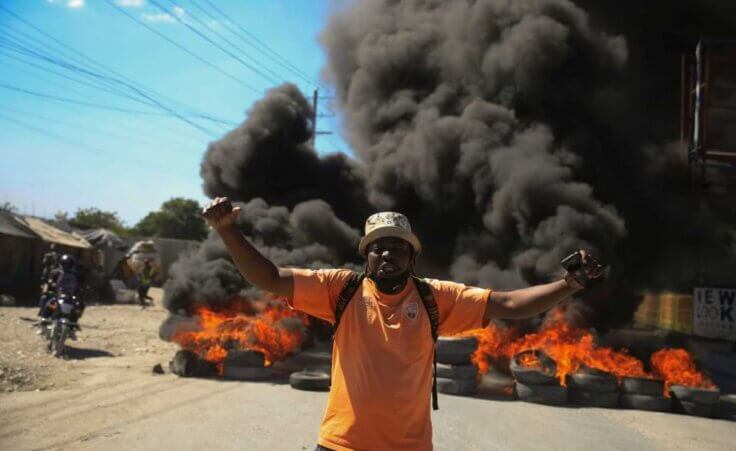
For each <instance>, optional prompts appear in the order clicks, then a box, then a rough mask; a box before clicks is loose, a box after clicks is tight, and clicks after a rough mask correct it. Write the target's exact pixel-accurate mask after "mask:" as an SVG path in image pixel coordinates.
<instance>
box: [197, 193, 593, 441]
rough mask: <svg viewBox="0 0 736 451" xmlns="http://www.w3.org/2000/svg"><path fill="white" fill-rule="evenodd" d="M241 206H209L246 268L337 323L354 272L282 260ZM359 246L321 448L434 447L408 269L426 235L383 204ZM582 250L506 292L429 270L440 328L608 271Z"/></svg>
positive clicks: (542, 300) (447, 331)
mask: <svg viewBox="0 0 736 451" xmlns="http://www.w3.org/2000/svg"><path fill="white" fill-rule="evenodd" d="M238 212H239V208H233V207H232V205H231V204H230V202H229V201H228V200H227V199H226V198H216V199H215V200H213V201H212V202H210V203H209V204H208V205H207V206H206V207H205V209H204V212H203V215H204V217H205V219H206V220H207V222H208V223H209V224H210V225H211V226H212V227H213V228H215V230H217V232H218V233H219V234H220V236H221V237H222V239H223V241H224V242H225V245H226V246H227V248H228V251H229V252H230V254H231V256H232V257H233V260H234V262H235V264H236V266H237V267H238V270H239V271H240V273H241V274H242V275H243V277H245V278H246V280H248V281H249V282H250V283H252V284H253V285H254V286H256V287H258V288H260V289H263V290H266V291H269V292H271V293H274V294H276V295H278V296H283V297H285V298H286V299H288V302H289V305H291V306H292V307H293V308H295V309H297V310H301V311H303V312H305V313H308V314H310V315H313V316H316V317H318V318H322V319H324V320H326V321H329V322H331V323H334V322H335V312H336V309H337V299H338V297H339V296H340V293H341V291H342V289H343V287H344V286H345V284H346V283H347V281H348V280H349V279H350V278H351V275H352V272H351V271H347V270H340V269H327V270H316V271H313V270H305V269H288V268H278V267H276V266H275V265H274V264H273V263H272V262H271V261H269V260H268V259H267V258H265V257H264V256H263V255H262V254H261V253H260V252H258V250H256V249H255V248H254V247H253V246H252V245H251V244H250V243H249V242H248V241H247V240H246V239H245V237H244V236H243V235H242V234H241V233H240V232H239V231H238V230H237V229H236V228H235V227H234V224H235V219H236V217H237V215H238ZM358 250H359V252H360V254H361V255H362V256H363V257H365V258H366V260H367V265H366V277H365V278H364V279H363V280H362V281H361V283H360V285H359V286H358V287H357V289H356V290H355V293H354V294H353V296H352V298H351V301H350V302H349V303H348V304H347V307H346V308H345V310H344V312H343V313H342V316H341V318H340V322H339V327H338V328H337V331H336V332H335V342H334V346H333V353H332V387H331V389H330V396H329V400H328V402H327V409H326V412H325V416H324V418H323V420H322V427H321V429H320V435H319V441H318V443H319V444H318V445H317V450H335V451H352V450H380V451H382V450H431V449H432V424H431V421H430V396H429V394H430V393H431V388H432V362H433V351H434V343H433V339H432V335H431V333H430V332H431V329H430V317H429V314H428V313H427V311H426V310H425V307H424V305H423V303H422V299H421V298H420V296H419V293H418V292H417V288H416V286H415V284H414V283H412V279H411V276H412V274H413V267H414V260H415V258H416V256H417V255H419V253H420V252H421V243H420V241H419V239H418V238H417V236H416V235H414V233H413V232H412V231H411V226H410V225H409V221H408V220H407V218H406V217H405V216H404V215H401V214H399V213H394V212H381V213H376V214H374V215H372V216H370V217H369V218H368V220H367V221H366V225H365V236H364V237H363V239H362V240H361V241H360V245H359V249H358ZM581 255H582V260H583V263H584V264H583V265H582V266H581V267H580V269H578V270H576V271H574V272H569V273H568V274H567V275H566V276H565V278H564V279H563V280H559V281H557V282H553V283H549V284H544V285H537V286H533V287H529V288H524V289H520V290H514V291H509V292H498V291H491V290H488V289H483V288H474V287H467V286H465V285H462V284H458V283H454V282H447V281H439V280H425V282H426V284H427V285H428V286H429V287H430V288H431V290H432V294H433V295H434V300H435V302H436V304H437V308H438V310H439V325H438V326H439V327H438V332H439V334H440V335H452V334H457V333H459V332H463V331H466V330H471V329H478V328H481V327H483V326H485V325H486V324H487V323H488V321H489V320H490V319H493V318H525V317H530V316H534V315H536V314H539V313H542V312H544V311H545V310H547V309H549V308H551V307H552V306H554V305H556V304H557V303H558V302H560V301H561V300H563V299H566V298H568V297H569V296H570V295H571V294H573V293H574V292H575V291H577V290H579V289H581V288H583V285H584V284H585V281H586V280H588V279H590V278H596V277H599V276H600V275H601V271H600V267H599V266H592V265H587V264H585V263H588V262H590V263H591V264H592V263H593V260H592V259H589V258H588V256H587V254H586V253H585V252H584V251H581Z"/></svg>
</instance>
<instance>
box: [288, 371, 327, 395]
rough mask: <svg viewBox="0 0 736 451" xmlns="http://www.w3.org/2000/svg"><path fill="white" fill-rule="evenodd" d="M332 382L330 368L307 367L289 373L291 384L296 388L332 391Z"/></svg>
mask: <svg viewBox="0 0 736 451" xmlns="http://www.w3.org/2000/svg"><path fill="white" fill-rule="evenodd" d="M331 384H332V378H331V376H330V369H329V368H322V367H318V368H305V369H303V370H302V371H297V372H294V373H291V374H290V375H289V385H291V388H293V389H296V390H305V391H330V385H331Z"/></svg>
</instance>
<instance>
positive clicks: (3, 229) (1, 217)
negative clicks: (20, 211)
mask: <svg viewBox="0 0 736 451" xmlns="http://www.w3.org/2000/svg"><path fill="white" fill-rule="evenodd" d="M0 234H1V235H11V236H18V237H21V238H30V239H32V240H35V239H36V237H35V236H34V235H33V234H32V233H29V232H27V231H25V230H23V228H22V227H21V226H20V225H19V224H18V223H16V222H15V220H14V219H13V218H12V217H11V216H7V215H5V214H0Z"/></svg>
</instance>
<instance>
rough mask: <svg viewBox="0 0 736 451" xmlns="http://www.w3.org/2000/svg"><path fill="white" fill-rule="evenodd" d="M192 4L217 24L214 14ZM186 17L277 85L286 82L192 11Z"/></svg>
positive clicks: (178, 6) (170, 1)
mask: <svg viewBox="0 0 736 451" xmlns="http://www.w3.org/2000/svg"><path fill="white" fill-rule="evenodd" d="M168 1H169V3H171V4H172V5H174V6H175V7H177V8H181V9H182V10H184V8H182V7H181V6H180V5H177V4H176V3H174V2H173V1H172V0H168ZM190 3H191V4H192V6H194V7H195V8H197V9H198V10H200V11H201V12H203V13H204V14H205V15H207V16H208V17H209V18H211V19H212V20H214V21H215V22H217V19H215V17H214V16H212V14H210V13H209V12H208V11H207V10H205V9H203V8H202V7H200V6H199V5H197V4H196V3H194V2H190ZM186 15H187V17H191V18H192V19H194V20H195V21H197V23H199V24H200V25H202V26H203V27H205V28H207V29H208V30H210V32H211V33H212V34H214V35H215V36H217V37H219V38H220V39H221V40H223V41H225V42H226V43H227V44H228V45H230V47H232V48H233V49H235V50H236V51H238V52H240V54H242V55H243V56H244V57H245V58H248V59H249V60H250V61H252V62H253V63H254V64H256V65H258V66H259V67H260V68H262V69H263V70H264V71H266V72H268V74H269V75H271V76H272V78H270V80H271V81H274V82H276V83H281V82H283V81H284V80H285V79H284V77H282V76H280V75H279V74H277V73H276V72H274V71H272V70H271V69H270V68H268V66H266V65H265V64H263V63H261V62H260V61H258V60H257V59H256V58H254V57H252V56H251V55H250V54H248V52H246V51H245V50H243V49H242V48H241V47H239V46H238V45H236V44H234V43H233V42H232V41H230V40H229V39H228V38H226V37H225V36H223V35H222V34H221V33H220V32H218V31H217V29H216V28H215V27H213V26H212V25H211V24H209V23H207V22H205V21H203V20H202V19H200V18H199V17H197V16H196V15H195V14H194V13H192V12H191V11H190V12H187V13H186Z"/></svg>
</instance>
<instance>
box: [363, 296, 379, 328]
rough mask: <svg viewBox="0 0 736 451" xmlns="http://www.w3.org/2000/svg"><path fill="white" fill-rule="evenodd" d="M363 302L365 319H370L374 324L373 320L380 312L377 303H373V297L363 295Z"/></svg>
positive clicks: (370, 322)
mask: <svg viewBox="0 0 736 451" xmlns="http://www.w3.org/2000/svg"><path fill="white" fill-rule="evenodd" d="M361 303H362V304H363V307H364V308H365V319H366V320H367V321H368V323H369V324H373V322H374V321H375V320H376V315H377V314H378V313H377V312H376V306H375V304H373V300H372V299H371V298H368V297H365V296H363V298H362V299H361Z"/></svg>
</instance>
